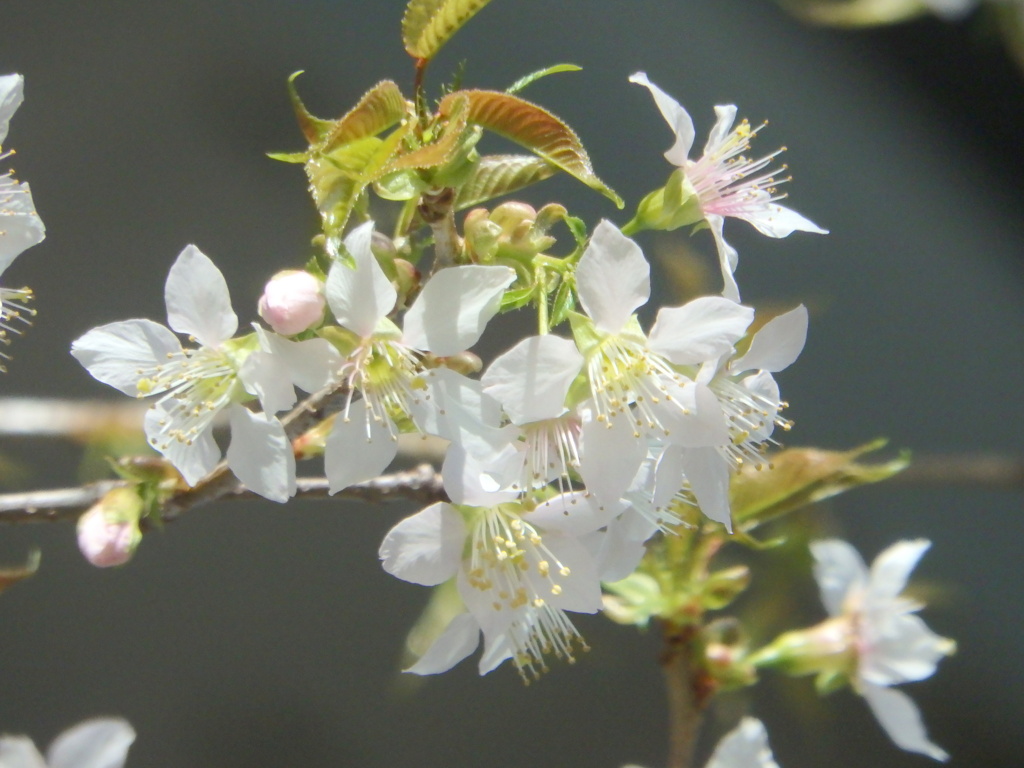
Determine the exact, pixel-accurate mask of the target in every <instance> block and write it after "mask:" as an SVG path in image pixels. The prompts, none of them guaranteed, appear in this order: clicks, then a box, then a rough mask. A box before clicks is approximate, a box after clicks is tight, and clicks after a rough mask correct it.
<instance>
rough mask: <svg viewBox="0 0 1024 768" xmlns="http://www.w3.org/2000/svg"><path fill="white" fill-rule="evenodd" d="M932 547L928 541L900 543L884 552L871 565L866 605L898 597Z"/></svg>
mask: <svg viewBox="0 0 1024 768" xmlns="http://www.w3.org/2000/svg"><path fill="white" fill-rule="evenodd" d="M931 545H932V543H931V542H930V541H928V540H927V539H916V540H914V541H898V542H896V543H895V544H893V545H892V546H891V547H888V548H886V549H885V550H883V551H882V552H881V553H880V554H879V555H878V557H876V558H875V561H874V562H873V563H872V564H871V575H870V578H869V581H868V592H867V596H866V598H865V603H866V605H868V606H870V605H871V604H872V603H874V602H876V601H880V600H886V599H891V598H894V597H896V595H898V594H899V593H900V592H902V591H903V589H904V588H905V587H906V586H907V579H908V578H910V572H911V571H913V570H914V567H915V566H916V565H917V563H918V561H919V560H920V559H921V556H922V555H924V553H925V552H927V551H928V548H929V547H930V546H931Z"/></svg>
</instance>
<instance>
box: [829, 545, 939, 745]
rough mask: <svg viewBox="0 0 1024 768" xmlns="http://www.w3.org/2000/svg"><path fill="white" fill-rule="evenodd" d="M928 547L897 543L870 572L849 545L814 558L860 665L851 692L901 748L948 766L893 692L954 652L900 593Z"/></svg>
mask: <svg viewBox="0 0 1024 768" xmlns="http://www.w3.org/2000/svg"><path fill="white" fill-rule="evenodd" d="M930 546H931V542H929V541H926V540H924V539H917V540H915V541H901V542H898V543H896V544H893V545H892V546H891V547H889V548H887V549H886V550H884V551H883V552H882V553H881V554H879V555H878V557H876V558H875V561H874V563H872V564H871V569H870V570H869V569H868V567H867V566H866V565H865V563H864V561H863V559H861V556H860V555H859V554H858V553H857V550H856V549H854V548H853V547H852V546H851V545H849V544H847V543H846V542H845V541H840V540H838V539H825V540H822V541H816V542H813V543H812V544H811V553H812V554H813V555H814V560H815V564H814V577H815V579H817V581H818V586H819V588H820V590H821V599H822V602H823V603H824V604H825V608H826V609H827V610H828V612H829V614H830V615H831V616H832V617H834V621H835V623H834V627H833V628H834V633H836V634H841V635H842V636H843V637H844V638H845V640H844V643H845V644H846V646H847V647H848V649H849V652H851V653H852V654H853V656H854V658H855V672H854V673H853V675H852V684H853V687H854V689H855V690H856V691H857V692H858V693H860V695H861V696H863V697H864V698H865V699H866V700H867V702H868V706H870V707H871V711H872V712H873V713H874V715H875V717H876V718H877V719H878V722H879V723H881V725H882V727H883V728H884V729H885V731H886V733H888V734H889V737H890V738H891V739H892V740H893V741H894V742H895V743H896V745H897V746H899V747H900V748H902V749H905V750H907V751H909V752H918V753H920V754H923V755H927V756H928V757H931V758H933V759H935V760H948V759H949V755H948V754H946V752H945V750H943V749H942V748H941V747H939V746H937V745H936V744H934V743H933V742H932V741H930V740H929V738H928V735H927V732H926V731H925V727H924V723H923V722H922V720H921V713H920V712H919V711H918V709H917V706H916V705H915V704H914V702H913V701H912V700H911V699H910V697H909V696H907V695H906V694H905V693H903V692H901V691H897V690H893V689H892V687H891V686H894V685H899V684H900V683H906V682H912V681H915V680H923V679H925V678H926V677H930V676H931V675H932V674H933V673H934V672H935V666H936V664H937V662H938V661H939V659H941V658H942V657H944V656H948V655H949V654H951V653H953V652H954V650H955V648H956V645H955V644H954V643H953V641H952V640H949V639H948V638H944V637H940V636H939V635H937V634H935V633H934V632H932V631H931V630H930V629H929V628H928V627H927V626H925V623H924V622H923V621H922V620H921V619H920V618H919V617H918V616H916V615H915V613H916V612H917V611H919V610H920V609H921V608H923V607H924V606H923V604H921V603H919V602H917V601H915V600H911V599H910V598H907V597H904V596H902V595H901V594H900V593H901V592H902V591H903V588H904V587H905V586H906V584H907V579H908V577H909V576H910V572H911V571H912V570H913V569H914V566H916V565H917V562H918V560H920V559H921V556H922V555H923V554H924V553H925V551H926V550H927V549H928V547H930Z"/></svg>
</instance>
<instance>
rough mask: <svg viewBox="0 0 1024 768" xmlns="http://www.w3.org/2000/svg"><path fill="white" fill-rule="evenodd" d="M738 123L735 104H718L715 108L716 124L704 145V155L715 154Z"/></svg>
mask: <svg viewBox="0 0 1024 768" xmlns="http://www.w3.org/2000/svg"><path fill="white" fill-rule="evenodd" d="M734 122H736V105H735V104H718V105H717V106H715V124H714V126H712V128H711V131H710V132H709V133H708V140H707V141H706V142H705V143H704V154H705V155H708V154H714V153H715V151H716V150H717V149H718V148H719V146H720V145H721V144H722V142H723V141H725V139H726V138H727V137H728V136H729V134H730V133H732V124H733V123H734Z"/></svg>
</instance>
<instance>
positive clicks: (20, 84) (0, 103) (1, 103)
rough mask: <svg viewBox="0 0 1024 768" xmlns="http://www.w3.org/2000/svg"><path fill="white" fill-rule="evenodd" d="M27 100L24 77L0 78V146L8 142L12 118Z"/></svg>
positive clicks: (9, 76)
mask: <svg viewBox="0 0 1024 768" xmlns="http://www.w3.org/2000/svg"><path fill="white" fill-rule="evenodd" d="M24 100H25V78H24V77H23V76H22V75H4V76H2V77H0V144H3V143H4V142H5V141H7V131H8V129H9V128H10V123H11V117H13V115H14V113H15V112H17V111H18V107H20V106H21V102H22V101H24Z"/></svg>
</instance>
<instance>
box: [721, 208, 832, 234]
mask: <svg viewBox="0 0 1024 768" xmlns="http://www.w3.org/2000/svg"><path fill="white" fill-rule="evenodd" d="M737 218H741V219H745V220H746V221H749V222H750V223H751V224H752V225H753V226H754V228H755V229H756V230H757V231H758V232H760V233H761V234H762V235H767V236H768V237H788V236H789V235H791V234H793V233H794V232H813V233H815V234H816V235H827V234H828V230H827V229H822V228H821V227H819V226H818V225H817V224H815V223H814V222H813V221H811V220H810V219H808V218H806V217H804V216H801V215H800V214H799V213H797V212H796V211H794V210H792V209H790V208H784V207H783V206H781V205H778V204H776V203H771V204H770V205H767V206H765V208H764V210H763V211H758V212H757V213H754V214H748V215H744V216H739V217H737Z"/></svg>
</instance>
